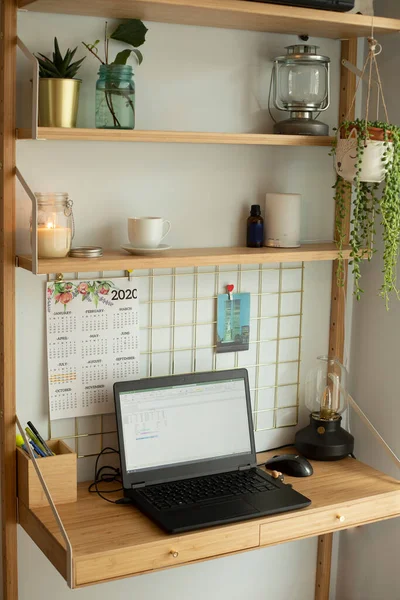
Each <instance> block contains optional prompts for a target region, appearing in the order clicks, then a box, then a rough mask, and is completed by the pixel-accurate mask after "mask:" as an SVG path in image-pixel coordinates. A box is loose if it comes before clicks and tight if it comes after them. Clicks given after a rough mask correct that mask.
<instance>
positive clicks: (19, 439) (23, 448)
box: [15, 435, 29, 455]
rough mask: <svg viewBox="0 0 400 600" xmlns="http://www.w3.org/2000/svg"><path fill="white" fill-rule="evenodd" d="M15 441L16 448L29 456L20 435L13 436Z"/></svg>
mask: <svg viewBox="0 0 400 600" xmlns="http://www.w3.org/2000/svg"><path fill="white" fill-rule="evenodd" d="M15 441H16V444H17V448H21V450H23V451H24V452H26V453H27V454H28V455H29V452H28V449H27V447H26V446H25V443H24V438H23V437H22V435H16V436H15Z"/></svg>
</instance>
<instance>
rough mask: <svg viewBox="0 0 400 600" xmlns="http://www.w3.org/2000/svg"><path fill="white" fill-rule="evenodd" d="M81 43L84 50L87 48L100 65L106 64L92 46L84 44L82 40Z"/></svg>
mask: <svg viewBox="0 0 400 600" xmlns="http://www.w3.org/2000/svg"><path fill="white" fill-rule="evenodd" d="M82 44H83V45H84V46H85V48H86V50H89V52H91V53H92V54H93V56H95V57H96V58H97V60H99V61H100V62H101V64H102V65H105V64H106V63H105V62H104V60H101V58H100V56H99V55H98V54H97V53H96V52H95V51H94V50H93V48H92V47H91V46H90V45H89V44H86V43H85V42H82Z"/></svg>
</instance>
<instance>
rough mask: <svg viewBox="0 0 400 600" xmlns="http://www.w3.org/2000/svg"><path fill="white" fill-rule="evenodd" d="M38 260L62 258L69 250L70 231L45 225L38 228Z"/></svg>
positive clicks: (49, 224) (66, 228) (51, 224)
mask: <svg viewBox="0 0 400 600" xmlns="http://www.w3.org/2000/svg"><path fill="white" fill-rule="evenodd" d="M37 235H38V256H39V258H63V257H65V256H67V254H68V252H69V251H70V249H71V229H70V228H69V227H57V226H54V224H53V223H51V222H50V223H46V225H44V226H42V227H38V231H37Z"/></svg>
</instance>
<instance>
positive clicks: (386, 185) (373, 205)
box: [332, 119, 400, 309]
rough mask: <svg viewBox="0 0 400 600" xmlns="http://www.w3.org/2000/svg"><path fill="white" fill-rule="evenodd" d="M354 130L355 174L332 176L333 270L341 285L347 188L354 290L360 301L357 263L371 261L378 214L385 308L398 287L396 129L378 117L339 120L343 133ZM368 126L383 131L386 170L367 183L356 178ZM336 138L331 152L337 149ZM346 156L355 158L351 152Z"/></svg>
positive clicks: (399, 153) (399, 138)
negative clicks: (376, 180) (349, 178)
mask: <svg viewBox="0 0 400 600" xmlns="http://www.w3.org/2000/svg"><path fill="white" fill-rule="evenodd" d="M354 129H356V131H357V145H356V157H357V158H356V162H355V176H354V179H353V181H352V182H350V181H345V179H343V178H342V177H341V176H340V175H339V174H338V175H337V179H336V183H335V185H334V189H335V201H336V207H337V210H336V238H337V247H338V251H339V263H338V270H337V278H338V284H339V285H341V286H343V284H344V261H343V245H344V243H345V239H346V234H345V222H346V219H347V218H348V211H349V210H351V204H350V202H348V200H347V199H348V196H349V194H350V193H351V191H352V189H353V191H354V195H353V212H352V214H351V220H350V225H351V226H350V240H349V243H350V246H351V261H350V264H351V265H352V270H353V275H354V294H355V296H356V298H357V300H360V298H361V294H362V293H363V290H362V288H361V287H360V278H361V272H360V264H361V261H362V260H363V259H364V258H368V260H371V258H372V256H373V253H374V252H375V251H374V250H373V249H372V247H371V246H372V240H373V236H374V235H375V234H376V227H375V223H376V219H377V218H379V219H380V223H381V225H382V237H383V242H384V252H383V283H382V286H381V288H380V292H379V293H380V295H381V296H382V297H383V298H384V300H385V303H386V308H387V309H388V308H389V299H390V297H391V295H392V293H394V294H395V295H396V297H397V298H398V299H400V294H399V290H398V289H397V259H398V256H399V243H400V128H399V127H397V126H396V125H392V124H388V123H385V122H381V121H368V122H367V123H366V122H365V120H364V119H355V120H354V121H344V122H343V123H342V125H341V132H344V137H346V138H347V137H348V135H349V134H350V132H351V131H352V130H354ZM371 129H380V130H382V132H383V137H382V139H383V147H384V149H383V153H382V158H381V161H382V163H383V166H384V170H385V178H384V182H383V183H382V184H379V183H367V182H365V181H361V177H360V175H361V170H362V167H363V159H364V153H365V148H366V145H367V142H368V141H370V139H371V133H370V132H371ZM336 143H337V140H336V139H335V143H334V146H333V150H332V153H333V154H334V155H335V153H336ZM351 158H354V157H353V156H351Z"/></svg>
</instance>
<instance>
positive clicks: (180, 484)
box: [137, 469, 279, 510]
mask: <svg viewBox="0 0 400 600" xmlns="http://www.w3.org/2000/svg"><path fill="white" fill-rule="evenodd" d="M278 489H279V487H278V486H277V485H275V484H274V483H272V482H270V481H268V480H267V479H264V478H263V477H261V476H260V475H259V474H258V473H257V471H256V470H255V469H251V470H249V471H233V472H230V473H220V474H218V475H208V476H206V477H196V478H195V479H183V480H181V481H173V482H171V483H161V484H158V485H152V486H149V487H146V488H144V489H140V490H137V492H138V493H139V494H141V495H143V496H145V498H146V500H148V501H149V502H150V503H151V504H153V506H155V507H156V508H158V509H159V510H168V509H171V508H180V507H183V506H190V505H193V504H198V503H201V502H208V501H210V500H211V501H212V500H218V499H229V498H232V497H234V496H241V495H243V494H259V493H261V492H273V491H275V490H278Z"/></svg>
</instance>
